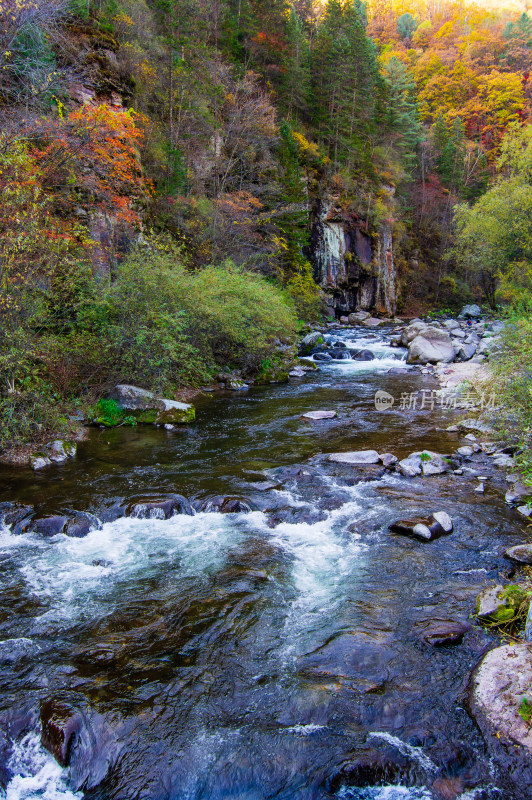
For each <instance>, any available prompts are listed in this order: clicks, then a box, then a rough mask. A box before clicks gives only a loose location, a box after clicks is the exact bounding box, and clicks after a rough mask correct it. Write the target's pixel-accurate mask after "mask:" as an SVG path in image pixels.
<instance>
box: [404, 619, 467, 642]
mask: <svg viewBox="0 0 532 800" xmlns="http://www.w3.org/2000/svg"><path fill="white" fill-rule="evenodd" d="M472 628H473V626H472V625H471V623H469V622H461V621H457V620H439V619H436V620H428V621H426V622H420V623H418V624H417V625H416V629H417V630H418V631H419V633H420V634H421V638H422V639H423V640H424V641H425V642H426V643H427V644H431V645H432V646H433V647H449V646H450V645H453V644H460V643H461V642H462V639H463V638H464V636H465V634H466V633H468V631H470V630H472Z"/></svg>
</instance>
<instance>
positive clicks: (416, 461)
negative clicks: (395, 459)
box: [399, 450, 452, 478]
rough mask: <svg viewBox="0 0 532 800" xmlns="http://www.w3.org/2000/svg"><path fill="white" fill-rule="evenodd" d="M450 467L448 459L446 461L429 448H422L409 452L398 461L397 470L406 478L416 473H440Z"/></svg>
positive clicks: (412, 476)
mask: <svg viewBox="0 0 532 800" xmlns="http://www.w3.org/2000/svg"><path fill="white" fill-rule="evenodd" d="M451 468H452V464H451V463H450V461H447V460H446V459H445V458H444V457H443V456H441V455H440V454H439V453H433V452H432V451H431V450H422V451H420V452H417V453H411V454H410V455H409V456H408V457H407V458H403V459H402V461H400V462H399V471H400V472H401V474H402V475H404V476H405V477H406V478H414V477H415V476H416V475H421V474H423V475H442V474H443V473H444V472H448V471H449V470H450V469H451Z"/></svg>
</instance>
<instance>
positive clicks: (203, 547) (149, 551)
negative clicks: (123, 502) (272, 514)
mask: <svg viewBox="0 0 532 800" xmlns="http://www.w3.org/2000/svg"><path fill="white" fill-rule="evenodd" d="M246 516H253V515H225V514H197V515H195V516H193V517H190V516H186V515H178V516H175V517H172V518H171V519H169V520H158V519H149V520H148V519H136V518H132V517H124V518H121V519H118V520H116V521H115V522H111V523H106V524H105V525H103V527H102V528H101V530H94V531H91V532H90V533H89V534H88V535H87V536H86V537H84V538H80V539H77V538H71V537H68V536H64V535H62V534H60V535H58V536H55V537H53V538H52V539H42V538H40V537H39V536H33V535H31V534H24V536H17V535H13V534H11V533H9V532H6V531H4V532H3V534H2V535H1V537H0V552H2V551H3V552H8V553H9V555H10V557H11V558H12V559H13V561H14V562H15V563H16V564H17V566H18V569H19V573H20V575H21V576H22V577H23V579H24V581H25V583H26V584H27V586H28V587H29V589H30V590H31V591H32V592H33V593H35V594H36V595H37V596H39V597H40V598H41V599H42V598H47V599H48V601H49V603H50V607H51V608H50V610H49V611H48V612H46V614H45V615H44V616H45V617H49V618H50V619H53V620H59V619H60V618H63V619H64V620H65V621H67V622H68V623H70V622H71V621H72V620H73V619H75V618H77V617H79V616H89V615H91V614H93V613H94V612H95V610H96V609H98V608H101V605H102V604H104V605H106V606H107V607H109V606H111V607H112V605H113V593H116V590H117V588H118V587H119V586H120V584H121V583H123V582H124V581H130V580H135V579H136V578H140V577H141V576H142V578H143V579H146V578H150V577H155V578H157V577H160V576H161V574H162V575H164V574H165V573H166V572H167V571H168V570H171V569H175V570H178V573H179V577H182V576H187V575H199V574H202V573H205V572H210V571H215V570H216V569H219V568H220V566H221V565H222V564H223V563H224V561H225V558H226V556H227V554H228V552H229V551H230V549H231V548H232V547H234V546H235V545H236V544H237V543H238V542H239V541H241V539H242V537H243V536H244V526H243V525H242V523H241V521H242V519H245V518H246ZM17 550H18V551H20V552H17ZM119 594H120V593H119Z"/></svg>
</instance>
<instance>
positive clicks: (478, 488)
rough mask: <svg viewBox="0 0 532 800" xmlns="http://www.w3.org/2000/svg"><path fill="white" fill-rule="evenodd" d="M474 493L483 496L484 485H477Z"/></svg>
mask: <svg viewBox="0 0 532 800" xmlns="http://www.w3.org/2000/svg"><path fill="white" fill-rule="evenodd" d="M475 492H478V493H479V494H484V484H483V483H479V485H478V486H477V488H476V489H475Z"/></svg>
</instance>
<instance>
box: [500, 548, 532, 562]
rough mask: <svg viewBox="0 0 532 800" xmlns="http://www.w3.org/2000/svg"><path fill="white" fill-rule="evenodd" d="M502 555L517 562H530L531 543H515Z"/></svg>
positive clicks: (531, 553)
mask: <svg viewBox="0 0 532 800" xmlns="http://www.w3.org/2000/svg"><path fill="white" fill-rule="evenodd" d="M504 556H505V558H508V559H510V561H516V562H517V563H518V564H532V544H516V545H514V546H513V547H509V548H508V550H506V551H505V553H504Z"/></svg>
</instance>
